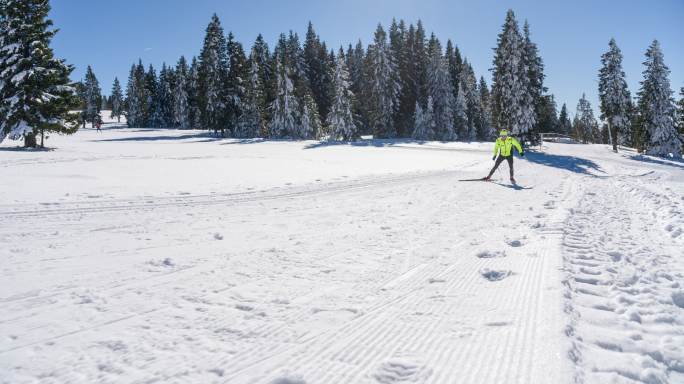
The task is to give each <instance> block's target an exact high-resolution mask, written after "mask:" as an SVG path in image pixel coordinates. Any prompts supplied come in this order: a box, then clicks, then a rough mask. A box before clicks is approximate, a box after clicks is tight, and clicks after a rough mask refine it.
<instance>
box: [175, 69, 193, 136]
mask: <svg viewBox="0 0 684 384" xmlns="http://www.w3.org/2000/svg"><path fill="white" fill-rule="evenodd" d="M188 71H189V69H188V63H187V61H185V57H184V56H181V57H180V59H178V63H177V64H176V76H175V79H174V80H175V84H174V89H175V92H174V94H173V125H174V126H176V127H178V128H180V129H188V128H190V108H189V105H188V75H189V74H188Z"/></svg>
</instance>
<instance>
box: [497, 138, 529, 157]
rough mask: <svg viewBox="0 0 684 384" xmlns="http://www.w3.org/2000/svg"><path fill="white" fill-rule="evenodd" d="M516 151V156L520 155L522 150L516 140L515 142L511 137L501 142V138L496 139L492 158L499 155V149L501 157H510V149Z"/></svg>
mask: <svg viewBox="0 0 684 384" xmlns="http://www.w3.org/2000/svg"><path fill="white" fill-rule="evenodd" d="M513 147H515V149H517V150H518V154H522V153H523V150H522V147H521V146H520V143H519V142H518V140H516V139H515V138H513V137H510V136H508V137H507V138H506V140H501V138H500V137H499V138H497V139H496V143H495V144H494V156H496V155H498V154H499V149H500V150H501V156H506V157H508V156H510V155H511V149H513Z"/></svg>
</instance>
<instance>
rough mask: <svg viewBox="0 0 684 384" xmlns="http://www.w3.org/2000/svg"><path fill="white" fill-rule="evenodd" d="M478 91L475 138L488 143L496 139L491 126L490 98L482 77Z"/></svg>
mask: <svg viewBox="0 0 684 384" xmlns="http://www.w3.org/2000/svg"><path fill="white" fill-rule="evenodd" d="M478 91H479V93H480V106H481V110H480V117H479V119H478V124H477V138H478V140H482V141H489V140H491V139H493V138H494V137H496V132H495V131H494V126H493V125H492V110H491V106H490V104H491V97H490V94H489V88H488V87H487V82H486V81H485V79H484V77H483V76H480V85H479V86H478Z"/></svg>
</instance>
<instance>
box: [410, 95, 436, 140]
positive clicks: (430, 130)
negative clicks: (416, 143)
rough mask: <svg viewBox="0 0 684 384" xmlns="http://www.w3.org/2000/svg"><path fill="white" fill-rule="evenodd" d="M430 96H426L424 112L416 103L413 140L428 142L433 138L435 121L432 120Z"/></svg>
mask: <svg viewBox="0 0 684 384" xmlns="http://www.w3.org/2000/svg"><path fill="white" fill-rule="evenodd" d="M433 116H434V115H433V103H432V96H428V101H427V107H426V108H425V110H423V108H422V107H421V106H420V103H419V102H417V101H416V112H415V114H414V116H413V124H414V127H413V136H412V137H413V138H414V139H416V140H430V139H431V138H433V137H434V136H435V120H434V118H433Z"/></svg>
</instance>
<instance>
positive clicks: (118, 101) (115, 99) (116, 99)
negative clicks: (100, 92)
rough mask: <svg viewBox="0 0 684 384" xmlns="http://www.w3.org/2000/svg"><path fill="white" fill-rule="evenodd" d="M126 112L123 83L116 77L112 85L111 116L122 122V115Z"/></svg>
mask: <svg viewBox="0 0 684 384" xmlns="http://www.w3.org/2000/svg"><path fill="white" fill-rule="evenodd" d="M123 114H124V97H123V90H122V89H121V83H119V79H118V78H117V77H115V78H114V85H112V112H111V114H110V116H109V117H110V118H114V117H116V121H117V122H119V123H120V122H121V115H123Z"/></svg>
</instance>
